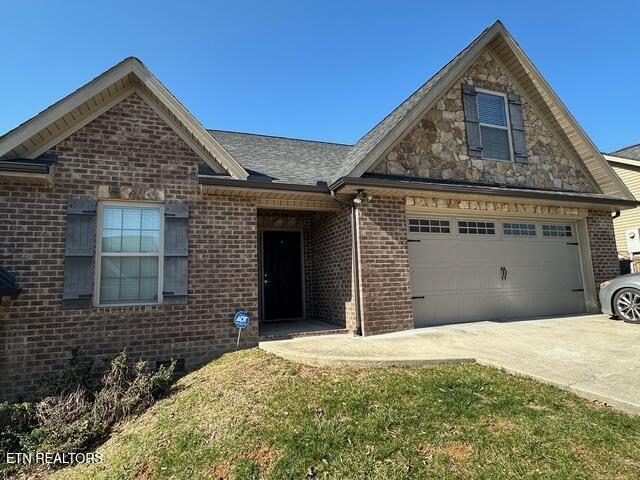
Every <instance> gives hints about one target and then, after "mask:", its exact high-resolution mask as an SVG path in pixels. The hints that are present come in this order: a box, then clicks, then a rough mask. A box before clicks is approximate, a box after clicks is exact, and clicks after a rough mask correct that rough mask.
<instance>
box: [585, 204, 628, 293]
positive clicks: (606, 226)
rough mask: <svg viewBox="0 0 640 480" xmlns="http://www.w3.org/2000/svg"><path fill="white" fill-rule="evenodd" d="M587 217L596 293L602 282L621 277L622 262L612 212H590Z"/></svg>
mask: <svg viewBox="0 0 640 480" xmlns="http://www.w3.org/2000/svg"><path fill="white" fill-rule="evenodd" d="M587 215H588V216H587V230H588V232H589V247H590V248H591V263H592V265H593V280H594V282H595V284H596V292H598V290H599V288H600V284H601V283H602V282H604V281H605V280H610V279H612V278H614V277H617V276H618V275H620V262H619V261H618V252H617V249H616V238H615V233H614V231H613V219H612V217H611V212H609V211H606V210H589V212H588V214H587Z"/></svg>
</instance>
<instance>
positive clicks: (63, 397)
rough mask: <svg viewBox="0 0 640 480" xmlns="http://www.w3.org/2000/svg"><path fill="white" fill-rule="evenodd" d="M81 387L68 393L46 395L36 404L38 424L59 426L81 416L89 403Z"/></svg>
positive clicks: (89, 405)
mask: <svg viewBox="0 0 640 480" xmlns="http://www.w3.org/2000/svg"><path fill="white" fill-rule="evenodd" d="M86 396H87V395H86V393H85V391H84V390H83V389H82V388H81V387H76V389H75V390H73V391H71V392H69V393H62V394H60V395H56V396H53V397H47V398H45V399H44V400H41V401H40V402H38V403H37V404H36V415H37V417H38V421H39V422H40V425H42V426H44V427H51V428H61V427H63V426H65V425H68V424H69V423H71V422H74V421H75V420H77V419H78V418H81V417H82V416H83V415H84V414H85V413H87V412H88V411H89V408H90V407H91V404H90V403H89V401H87V398H86Z"/></svg>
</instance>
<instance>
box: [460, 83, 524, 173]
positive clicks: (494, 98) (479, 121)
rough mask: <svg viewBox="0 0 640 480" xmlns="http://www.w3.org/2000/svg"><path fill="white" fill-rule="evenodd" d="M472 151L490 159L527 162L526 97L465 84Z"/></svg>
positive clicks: (463, 99)
mask: <svg viewBox="0 0 640 480" xmlns="http://www.w3.org/2000/svg"><path fill="white" fill-rule="evenodd" d="M462 105H463V109H464V119H465V130H466V134H467V146H468V154H469V156H470V157H479V158H484V159H487V160H505V161H509V160H513V161H515V162H518V163H526V162H527V144H526V138H525V137H526V136H525V127H524V118H523V114H522V99H521V98H520V96H518V95H506V94H504V93H498V92H490V91H487V90H482V89H476V88H475V87H474V86H472V85H467V84H465V85H463V86H462Z"/></svg>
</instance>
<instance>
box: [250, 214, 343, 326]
mask: <svg viewBox="0 0 640 480" xmlns="http://www.w3.org/2000/svg"><path fill="white" fill-rule="evenodd" d="M258 226H259V228H271V229H274V228H275V229H277V228H282V229H291V228H298V229H300V230H301V231H302V232H303V239H304V242H303V243H304V245H303V247H304V271H305V278H304V280H305V284H304V291H305V306H306V315H307V318H310V319H316V320H322V321H324V322H330V323H335V324H336V325H338V326H340V327H345V326H346V328H348V329H350V330H351V331H353V330H355V314H354V311H353V310H354V305H353V300H352V276H351V219H350V210H349V208H347V207H341V210H340V211H339V212H297V211H268V210H263V211H260V212H259V213H258Z"/></svg>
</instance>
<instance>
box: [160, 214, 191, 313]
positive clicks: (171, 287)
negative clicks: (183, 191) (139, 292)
mask: <svg viewBox="0 0 640 480" xmlns="http://www.w3.org/2000/svg"><path fill="white" fill-rule="evenodd" d="M188 279H189V205H185V204H181V203H168V204H166V205H165V207H164V283H163V284H162V298H163V303H165V304H169V305H175V304H186V303H187V293H188Z"/></svg>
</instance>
